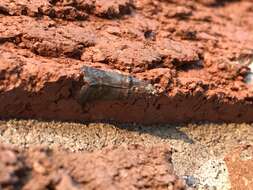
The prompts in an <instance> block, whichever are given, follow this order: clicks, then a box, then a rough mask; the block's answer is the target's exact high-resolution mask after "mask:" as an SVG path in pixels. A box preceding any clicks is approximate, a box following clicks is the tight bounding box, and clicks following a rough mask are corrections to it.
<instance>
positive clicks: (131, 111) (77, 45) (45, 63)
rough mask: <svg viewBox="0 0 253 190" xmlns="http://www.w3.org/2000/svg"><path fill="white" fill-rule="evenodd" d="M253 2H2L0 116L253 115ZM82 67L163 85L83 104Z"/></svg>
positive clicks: (152, 119)
mask: <svg viewBox="0 0 253 190" xmlns="http://www.w3.org/2000/svg"><path fill="white" fill-rule="evenodd" d="M252 6H253V2H252V1H250V0H249V1H247V0H241V1H239V0H233V1H232V0H226V1H225V0H222V1H218V0H209V1H204V0H196V1H193V0H167V1H165V0H118V1H116V0H70V1H67V0H40V1H35V0H23V1H11V0H0V14H1V16H0V43H1V45H0V102H1V105H0V116H1V118H11V117H15V118H42V119H54V120H75V121H98V120H113V121H119V122H141V123H164V122H170V123H175V122H190V121H194V122H196V121H202V120H205V121H215V122H219V121H225V122H252V121H253V117H252V115H253V109H252V108H253V91H252V87H251V85H250V84H248V83H246V76H247V74H248V73H249V68H248V64H249V63H250V59H251V58H252V57H253V33H252V30H253V20H252V16H253V9H252ZM83 65H89V66H91V67H99V68H101V69H102V70H107V69H109V70H111V69H112V70H114V71H115V70H117V71H120V72H122V73H124V74H130V75H131V76H134V77H136V78H139V79H143V80H146V81H149V82H150V83H152V85H153V87H154V88H155V89H156V93H155V95H154V96H153V97H149V96H148V95H147V96H145V95H144V96H141V97H140V96H136V97H131V98H124V99H121V100H119V99H113V97H112V98H111V99H110V100H107V101H105V100H94V101H89V102H85V104H80V101H79V99H80V91H81V88H82V86H83V85H84V83H85V81H83V76H85V73H82V72H81V68H82V66H83ZM98 93H101V92H99V89H98Z"/></svg>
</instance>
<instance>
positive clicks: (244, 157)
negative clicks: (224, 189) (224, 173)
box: [225, 145, 253, 190]
mask: <svg viewBox="0 0 253 190" xmlns="http://www.w3.org/2000/svg"><path fill="white" fill-rule="evenodd" d="M225 161H226V164H227V168H228V171H229V177H230V181H231V185H232V189H233V190H241V189H247V190H253V177H252V176H253V170H252V168H253V146H250V145H244V146H241V147H239V148H236V149H234V150H233V151H232V152H231V153H229V154H228V155H227V156H226V158H225Z"/></svg>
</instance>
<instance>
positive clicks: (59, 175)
mask: <svg viewBox="0 0 253 190" xmlns="http://www.w3.org/2000/svg"><path fill="white" fill-rule="evenodd" d="M0 168H1V170H0V187H1V189H6V190H7V189H8V190H10V189H34V190H39V189H56V190H58V189H59V190H64V189H66V190H67V189H68V190H69V189H71V190H77V189H86V188H87V189H115V188H116V189H129V188H130V189H173V190H184V189H186V186H185V183H184V181H183V180H181V179H179V178H178V177H177V176H176V175H174V171H173V167H172V163H171V150H170V148H168V147H165V146H160V147H158V146H157V147H153V148H144V147H142V146H138V145H132V146H122V147H118V148H116V147H110V148H109V147H107V148H105V149H102V150H100V151H96V152H93V153H88V152H86V153H85V152H83V153H71V154H69V152H67V151H63V150H59V149H58V150H53V149H48V148H45V147H44V148H42V147H40V148H30V149H28V150H24V149H18V148H13V147H10V146H5V145H2V144H1V145H0Z"/></svg>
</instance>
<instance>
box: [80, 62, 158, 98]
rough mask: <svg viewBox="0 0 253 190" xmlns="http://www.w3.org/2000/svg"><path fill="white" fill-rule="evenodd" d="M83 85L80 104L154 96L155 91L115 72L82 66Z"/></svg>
mask: <svg viewBox="0 0 253 190" xmlns="http://www.w3.org/2000/svg"><path fill="white" fill-rule="evenodd" d="M81 72H82V73H83V75H84V77H83V80H84V85H83V86H82V88H81V91H80V102H81V103H85V102H89V101H95V100H122V99H128V98H130V97H133V96H141V95H146V96H154V95H155V94H156V93H157V92H156V89H155V88H154V87H153V86H152V84H150V83H149V82H147V81H144V80H140V79H137V78H135V77H133V76H131V75H125V74H121V73H119V72H116V71H109V70H102V69H98V68H94V67H89V66H83V67H82V69H81Z"/></svg>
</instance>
